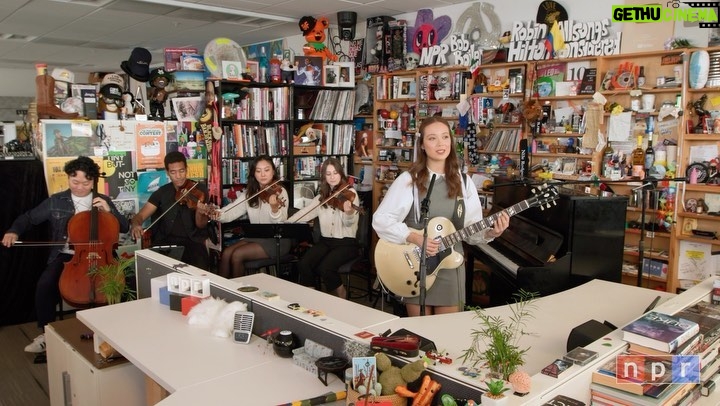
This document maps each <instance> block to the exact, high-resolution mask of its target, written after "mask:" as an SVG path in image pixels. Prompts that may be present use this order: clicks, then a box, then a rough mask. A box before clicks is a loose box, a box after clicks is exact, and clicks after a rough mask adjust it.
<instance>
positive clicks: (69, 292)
mask: <svg viewBox="0 0 720 406" xmlns="http://www.w3.org/2000/svg"><path fill="white" fill-rule="evenodd" d="M97 184H98V179H97V178H95V182H94V185H93V192H92V194H93V199H95V197H97V195H98V194H97ZM67 229H68V242H69V243H70V244H71V245H73V247H74V249H75V254H74V255H73V257H72V259H71V260H70V261H68V262H66V263H65V267H64V268H63V272H62V274H61V275H60V282H59V288H60V295H61V296H62V298H63V299H64V300H65V301H66V302H67V303H68V304H70V305H71V306H73V307H77V308H88V307H94V306H96V305H104V304H107V298H106V297H105V295H104V294H103V293H102V292H101V291H100V290H99V287H100V286H102V285H103V283H104V280H103V278H102V277H100V276H98V275H97V274H96V273H97V270H98V269H99V268H100V267H102V266H104V265H109V264H111V263H113V262H115V258H114V256H113V252H114V249H115V248H116V247H117V244H118V239H119V234H120V224H119V223H118V220H117V219H116V218H115V216H113V215H112V214H111V213H108V212H104V211H100V209H98V208H97V207H95V206H94V205H93V207H92V208H91V209H90V210H89V211H83V212H80V213H76V214H75V215H74V216H72V217H71V218H70V220H69V221H68V225H67ZM124 282H125V281H124V280H123V281H122V283H124Z"/></svg>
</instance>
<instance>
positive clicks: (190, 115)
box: [172, 96, 202, 121]
mask: <svg viewBox="0 0 720 406" xmlns="http://www.w3.org/2000/svg"><path fill="white" fill-rule="evenodd" d="M201 102H202V100H201V99H200V97H199V96H193V97H173V99H172V103H173V108H174V109H175V115H176V116H177V119H178V121H197V120H198V118H200V113H202V111H201V109H200V106H201Z"/></svg>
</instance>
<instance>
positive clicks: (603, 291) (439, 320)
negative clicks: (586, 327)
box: [371, 280, 673, 404]
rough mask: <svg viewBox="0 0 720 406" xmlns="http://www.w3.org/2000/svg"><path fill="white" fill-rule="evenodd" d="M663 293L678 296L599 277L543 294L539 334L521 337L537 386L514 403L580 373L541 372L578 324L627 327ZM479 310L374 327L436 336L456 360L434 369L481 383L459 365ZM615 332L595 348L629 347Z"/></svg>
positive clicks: (502, 310) (500, 312)
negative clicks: (554, 375) (594, 322)
mask: <svg viewBox="0 0 720 406" xmlns="http://www.w3.org/2000/svg"><path fill="white" fill-rule="evenodd" d="M658 295H660V296H662V297H663V298H664V299H663V300H668V298H670V297H672V296H673V295H672V294H669V293H665V292H658V291H654V290H649V289H639V288H637V287H634V286H628V285H623V284H619V283H612V282H606V281H601V280H593V281H591V282H588V283H586V284H584V285H581V286H578V287H576V288H573V289H569V290H566V291H564V292H560V293H557V294H554V295H550V296H546V297H542V298H539V299H537V301H536V304H537V309H536V310H534V312H533V314H534V315H535V317H534V318H533V319H530V320H528V322H527V328H526V330H527V331H529V332H532V333H535V334H534V335H533V336H524V337H523V338H522V339H521V340H520V342H519V346H520V348H527V347H530V351H528V353H527V354H526V356H525V365H524V367H523V369H524V370H525V371H526V372H528V373H529V374H530V375H532V376H533V383H532V390H531V393H530V395H528V396H526V397H523V398H520V397H517V396H512V397H511V399H513V402H511V403H510V404H536V402H537V403H539V399H540V396H541V395H542V394H544V393H546V392H549V391H550V390H552V389H553V388H555V387H558V386H559V385H560V384H561V383H563V382H566V381H568V380H569V379H571V378H572V377H573V376H574V375H575V374H576V373H579V372H580V369H581V368H580V367H575V366H574V367H572V368H571V369H569V370H567V371H565V372H563V373H562V374H561V375H560V378H552V377H549V376H546V375H542V374H540V371H541V370H542V369H543V368H544V367H545V366H547V365H548V364H550V363H551V362H553V361H554V360H555V359H557V358H562V356H563V355H564V354H565V353H566V352H567V351H566V344H567V338H568V335H569V334H570V331H571V330H572V329H573V328H574V327H576V326H578V325H580V324H582V323H584V322H586V321H588V320H590V319H595V320H598V321H600V322H602V321H605V320H607V321H608V322H610V323H612V324H614V325H615V326H617V327H621V326H623V325H625V324H627V323H628V322H630V321H632V320H634V319H636V318H637V317H639V316H640V315H641V314H642V313H643V311H644V310H645V308H646V307H647V306H648V305H649V304H650V303H651V302H652V301H653V299H655V298H656V297H657V296H658ZM661 302H662V301H661ZM485 311H486V312H487V313H488V314H490V315H493V316H501V317H505V318H507V317H509V316H510V315H511V312H510V309H509V307H508V306H499V307H491V308H488V309H486V310H485ZM474 315H475V313H474V312H461V313H454V314H448V315H437V316H423V317H412V318H403V319H398V320H393V321H389V322H387V323H383V324H380V325H377V326H375V327H374V328H373V329H371V331H373V332H375V333H378V334H381V333H383V332H385V331H386V330H388V329H391V330H392V331H396V330H399V329H401V328H405V329H407V330H410V331H412V332H413V333H416V334H419V335H421V336H423V337H426V338H427V339H429V340H432V341H433V342H434V343H435V345H436V346H437V348H438V350H439V351H442V352H443V353H445V352H447V353H449V356H450V357H451V358H452V359H453V363H452V364H451V365H443V364H439V363H438V364H437V365H436V366H431V367H430V369H433V370H436V371H438V372H440V373H442V374H444V375H446V376H449V377H451V378H454V379H456V380H458V381H460V382H465V383H467V384H470V385H475V386H478V385H480V384H481V382H482V381H481V380H480V378H469V377H467V376H463V375H462V373H461V372H460V371H458V367H460V366H462V363H461V361H460V355H461V354H462V353H463V351H464V350H465V349H467V348H469V347H470V343H471V342H472V340H471V337H470V332H471V331H472V329H473V328H475V327H476V326H479V325H478V321H477V320H475V319H474ZM614 333H615V335H614V336H613V335H612V334H611V335H609V336H611V337H613V340H612V341H609V342H608V343H611V344H612V346H610V347H606V346H600V347H599V348H597V349H595V351H598V352H600V353H601V354H603V353H609V352H611V351H614V350H615V349H619V348H620V347H622V346H624V345H625V343H624V341H622V340H621V339H620V338H621V335H620V333H619V332H617V331H615V332H614ZM588 387H589V383H588V385H586V386H585V388H586V390H587V388H588ZM588 392H589V391H588ZM545 400H546V399H545Z"/></svg>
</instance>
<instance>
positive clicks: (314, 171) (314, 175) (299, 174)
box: [294, 156, 348, 180]
mask: <svg viewBox="0 0 720 406" xmlns="http://www.w3.org/2000/svg"><path fill="white" fill-rule="evenodd" d="M337 158H338V159H339V160H340V163H341V164H342V166H343V168H347V167H348V166H347V165H348V157H347V156H338V157H337ZM324 160H325V158H324V157H318V156H307V157H301V158H295V162H294V167H295V173H294V178H295V180H299V179H319V178H320V167H321V166H322V163H323V161H324Z"/></svg>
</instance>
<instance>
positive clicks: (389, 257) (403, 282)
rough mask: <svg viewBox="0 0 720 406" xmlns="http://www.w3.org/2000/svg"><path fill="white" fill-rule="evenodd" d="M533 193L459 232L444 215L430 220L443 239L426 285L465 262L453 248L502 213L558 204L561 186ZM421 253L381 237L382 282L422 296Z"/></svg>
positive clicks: (431, 232) (431, 233)
mask: <svg viewBox="0 0 720 406" xmlns="http://www.w3.org/2000/svg"><path fill="white" fill-rule="evenodd" d="M532 192H533V194H534V195H535V196H533V197H531V198H529V199H527V200H523V201H522V202H520V203H517V204H514V205H512V206H510V207H508V208H506V209H504V210H502V211H500V212H497V213H495V214H492V215H490V216H488V217H486V218H484V219H482V220H480V221H478V222H477V223H475V224H471V225H469V226H467V227H465V228H463V229H462V230H459V231H455V226H454V225H453V224H452V222H451V221H450V220H448V219H446V218H444V217H435V218H432V219H430V220H429V221H428V238H432V239H434V240H439V241H440V251H439V252H438V253H437V254H436V255H434V256H432V257H427V259H426V263H425V264H426V269H427V276H426V278H425V288H426V289H430V287H432V285H433V283H435V278H436V277H437V275H436V274H437V272H438V271H439V270H441V269H455V268H457V267H459V266H460V265H462V263H463V256H462V255H461V254H460V253H458V252H456V251H455V250H454V249H453V247H454V246H455V244H456V243H457V242H459V241H461V240H464V239H466V238H467V237H470V236H471V235H473V234H477V233H479V232H481V231H482V230H484V229H486V228H488V227H492V225H493V224H495V220H496V219H497V218H498V216H499V215H500V213H502V212H505V213H507V214H508V215H509V216H510V217H512V216H514V215H516V214H518V213H521V212H523V211H525V210H527V209H529V208H531V207H539V208H540V209H541V210H544V209H545V208H548V207H550V206H551V205H554V204H555V200H557V199H558V197H559V196H558V191H557V189H555V188H554V187H552V186H549V185H547V184H544V185H541V186H539V187H536V188H533V189H532ZM411 231H412V232H414V233H418V234H422V233H423V232H422V230H415V229H411ZM420 254H421V248H420V247H418V246H417V245H415V244H411V243H406V244H394V243H391V242H387V241H385V240H383V239H380V241H378V243H377V246H376V247H375V266H376V268H377V276H378V278H380V282H382V284H383V285H384V286H385V287H386V288H388V289H389V290H390V291H391V292H393V293H394V294H396V295H398V296H403V297H415V296H418V295H419V294H420V289H419V288H420V282H419V280H418V275H419V274H420Z"/></svg>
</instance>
